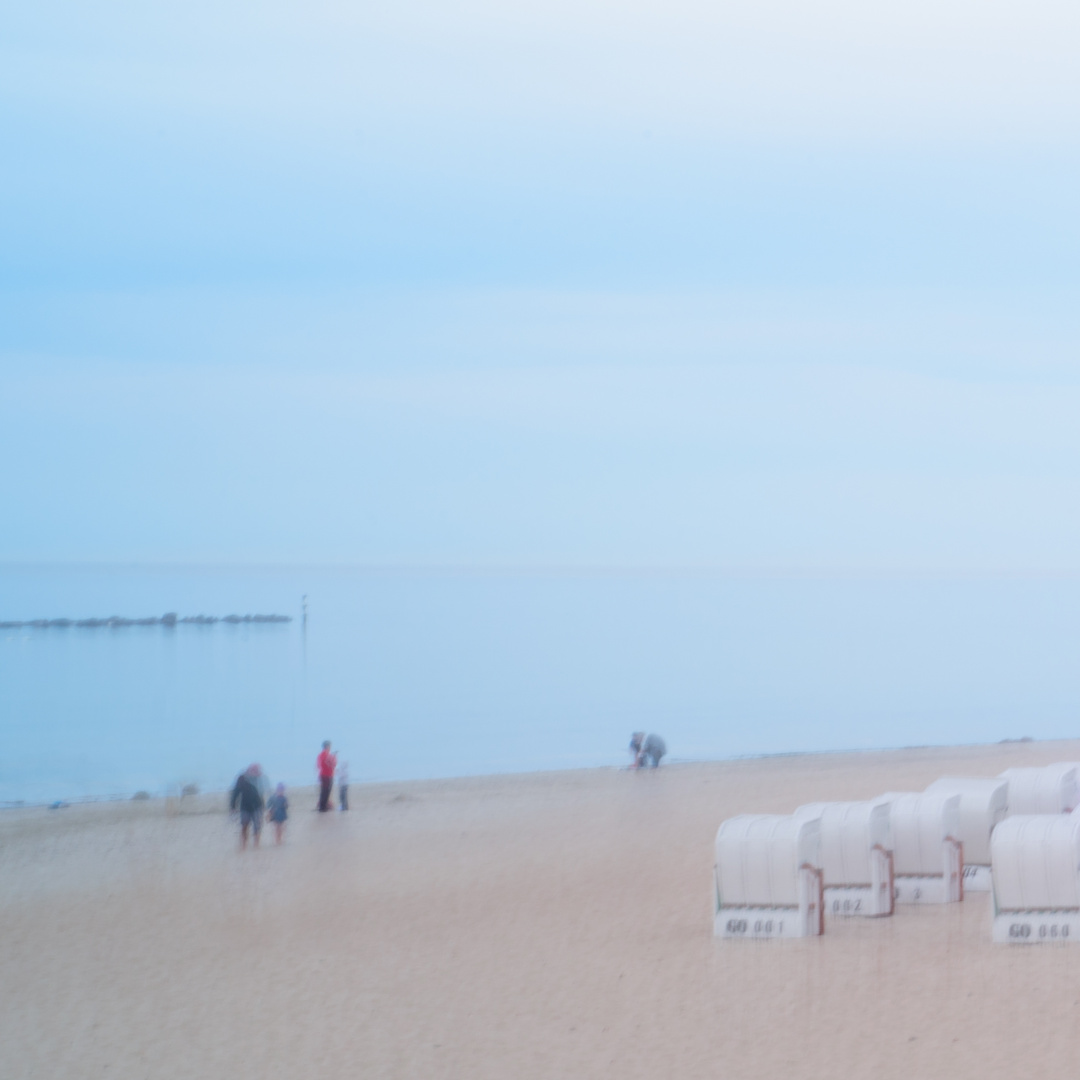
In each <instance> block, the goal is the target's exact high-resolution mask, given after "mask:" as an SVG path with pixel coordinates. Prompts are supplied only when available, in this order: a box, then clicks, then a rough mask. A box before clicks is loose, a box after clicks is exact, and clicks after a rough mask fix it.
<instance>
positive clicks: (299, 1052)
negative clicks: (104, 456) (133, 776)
mask: <svg viewBox="0 0 1080 1080" xmlns="http://www.w3.org/2000/svg"><path fill="white" fill-rule="evenodd" d="M1077 759H1080V742H1068V743H1023V744H1015V743H1012V744H1004V745H995V746H985V747H963V748H946V749H913V750H899V751H890V752H881V753H852V754H835V755H816V756H794V757H778V758H767V759H756V760H748V761H738V762H726V763H717V764H707V765H675V766H669V767H665V768H662V769H661V770H659V772H658V773H657V774H655V775H651V774H633V773H629V772H626V771H618V770H614V769H611V770H590V771H580V772H566V773H547V774H532V775H523V776H501V777H484V778H475V779H462V780H452V781H429V782H415V783H400V784H378V785H354V786H353V787H352V788H351V790H350V798H351V802H352V806H353V809H352V810H351V811H350V813H348V814H334V815H318V814H315V813H313V812H312V810H311V808H312V807H313V806H314V802H315V794H314V791H313V790H304V791H299V790H294V791H293V792H292V793H291V795H292V804H293V816H292V820H291V822H290V825H289V833H288V837H287V842H286V844H285V845H284V846H283V847H281V848H275V847H274V846H273V845H272V844H268V843H264V846H263V848H262V849H261V850H259V851H248V852H246V853H243V854H241V853H240V852H239V851H238V850H237V834H236V828H235V826H234V824H233V823H232V822H231V821H230V819H229V818H228V816H227V815H226V814H225V813H224V810H223V807H224V798H223V797H222V796H221V795H202V796H198V797H197V798H195V799H188V800H184V802H183V803H182V804H180V805H179V807H176V806H173V807H167V806H166V804H165V803H164V802H163V801H160V800H153V801H150V802H143V803H134V802H133V803H109V804H94V805H84V806H75V807H71V808H69V809H66V810H60V811H48V810H44V809H23V810H13V811H7V812H4V813H3V814H0V866H2V874H0V971H2V973H3V978H2V981H0V1076H3V1077H4V1078H5V1080H22V1078H28V1077H40V1078H49V1080H55V1078H60V1077H64V1078H79V1077H110V1078H116V1080H129V1078H130V1080H134V1078H153V1080H166V1078H174V1077H176V1078H179V1077H184V1078H187V1077H191V1078H195V1077H198V1078H200V1080H205V1078H206V1077H224V1076H238V1077H246V1076H255V1075H263V1074H265V1075H275V1076H281V1077H289V1076H308V1075H326V1076H335V1077H337V1076H357V1077H360V1076H364V1077H454V1078H459V1077H460V1078H491V1080H496V1078H497V1080H505V1078H507V1077H523V1078H540V1077H556V1076H558V1077H585V1076H618V1077H620V1078H636V1077H642V1078H645V1077H649V1078H656V1077H664V1076H672V1077H715V1076H732V1077H740V1078H749V1077H780V1076H786V1077H797V1078H803V1077H805V1078H811V1077H813V1078H819V1077H820V1078H826V1077H828V1078H834V1077H840V1076H855V1075H870V1074H872V1075H874V1076H877V1077H905V1078H910V1077H916V1076H921V1077H939V1076H940V1077H956V1078H963V1077H971V1078H976V1077H978V1078H980V1080H985V1078H987V1077H999V1076H1000V1077H1006V1076H1010V1077H1011V1076H1016V1075H1029V1074H1030V1073H1031V1071H1032V1070H1037V1071H1038V1072H1040V1073H1041V1072H1046V1073H1057V1074H1059V1075H1072V1074H1073V1073H1074V1071H1075V1069H1076V1062H1077V1060H1078V1055H1080V1030H1078V1028H1080V947H1075V946H1058V945H1055V946H1042V947H1034V948H1016V947H1014V948H1009V947H1005V946H994V945H992V944H991V943H990V939H989V919H990V899H989V897H988V896H987V895H986V894H973V895H969V897H968V899H966V900H965V901H964V903H963V904H959V905H952V906H948V907H940V908H932V907H919V908H908V909H901V911H900V912H899V913H898V915H897V916H896V917H894V918H893V919H885V920H876V921H875V920H851V921H847V922H837V921H834V922H830V923H829V925H828V929H827V933H826V935H825V936H824V937H822V938H819V939H810V940H805V941H787V942H746V941H739V942H723V941H717V940H714V938H713V937H712V924H711V867H712V841H713V837H714V834H715V832H716V828H717V826H718V825H719V823H720V821H721V820H722V819H723V818H725V817H728V816H731V815H733V814H736V813H740V812H747V811H765V812H787V811H790V810H792V809H793V808H794V807H795V806H796V805H798V804H800V803H803V802H807V801H811V800H817V799H850V798H863V797H868V796H872V795H875V794H878V793H881V792H883V791H886V790H903V789H919V788H922V787H924V786H925V785H926V784H927V783H929V782H930V781H931V780H934V779H935V778H937V777H938V776H941V775H945V774H969V775H994V774H996V773H998V772H1000V771H1001V770H1002V769H1004V768H1007V767H1009V766H1011V765H1029V764H1031V765H1037V764H1044V763H1048V762H1052V761H1056V760H1077ZM266 839H268V837H265V836H264V840H266Z"/></svg>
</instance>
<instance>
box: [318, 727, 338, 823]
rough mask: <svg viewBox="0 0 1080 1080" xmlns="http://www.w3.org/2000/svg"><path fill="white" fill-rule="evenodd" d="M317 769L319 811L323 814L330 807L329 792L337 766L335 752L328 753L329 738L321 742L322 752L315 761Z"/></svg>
mask: <svg viewBox="0 0 1080 1080" xmlns="http://www.w3.org/2000/svg"><path fill="white" fill-rule="evenodd" d="M315 765H316V767H317V768H318V770H319V813H320V814H325V813H326V811H327V810H329V809H330V792H331V791H332V790H333V787H334V770H335V769H336V768H337V754H331V753H330V740H329V739H327V740H326V742H324V743H323V744H322V753H321V754H320V755H319V757H318V759H317V760H316V762H315Z"/></svg>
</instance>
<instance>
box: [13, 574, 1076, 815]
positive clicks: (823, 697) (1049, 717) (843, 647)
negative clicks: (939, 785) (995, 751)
mask: <svg viewBox="0 0 1080 1080" xmlns="http://www.w3.org/2000/svg"><path fill="white" fill-rule="evenodd" d="M304 595H306V596H307V599H308V612H309V616H308V619H307V622H306V624H305V623H304V622H303V621H302V620H301V618H300V615H301V598H302V596H304ZM167 611H175V612H179V613H180V614H181V615H195V614H200V613H202V614H209V615H227V614H231V613H237V614H241V615H243V614H248V613H281V614H288V615H292V616H293V617H294V619H293V622H291V623H288V624H283V625H274V624H270V625H250V624H241V625H239V626H236V625H228V624H221V623H219V624H217V625H213V626H195V625H186V626H185V625H179V626H176V627H173V628H170V627H165V626H152V627H127V628H117V629H106V628H99V629H78V628H75V627H71V628H67V629H47V630H35V629H18V630H0V802H2V803H12V802H16V801H19V800H25V801H27V802H51V801H53V800H57V799H71V798H76V797H82V796H99V797H100V796H109V795H126V794H130V793H132V792H134V791H136V790H139V789H145V790H147V791H150V792H152V793H155V794H161V793H164V792H166V791H167V790H168V789H169V788H170V786H174V785H182V784H187V783H196V784H199V785H200V786H201V787H203V788H220V787H224V786H225V785H227V784H228V783H230V782H231V780H232V779H233V777H234V776H235V774H236V772H237V771H238V770H239V769H240V768H242V767H243V766H245V765H247V764H248V763H249V762H251V761H259V762H260V763H261V764H262V765H263V767H264V769H265V770H266V771H267V773H268V774H269V775H270V777H271V778H272V779H274V780H279V779H280V780H284V781H286V782H287V783H292V784H299V783H311V782H312V780H313V770H314V760H315V755H316V753H317V751H318V749H319V743H320V742H321V740H322V739H324V738H328V739H332V740H333V741H334V743H335V745H336V746H337V747H338V748H339V749H340V751H341V755H342V757H343V758H345V759H347V760H348V761H349V764H350V771H351V774H352V778H353V780H354V782H358V781H364V780H389V779H404V778H412V777H435V776H452V775H463V774H472V773H485V772H501V771H519V770H532V769H560V768H573V767H580V766H593V765H607V764H623V763H625V761H626V753H625V746H626V743H627V741H628V737H629V734H630V732H631V731H632V730H634V729H639V728H640V729H646V730H655V731H658V732H660V733H661V734H662V735H663V736H664V737H665V738H666V740H667V743H668V747H669V750H670V753H671V756H672V758H673V759H675V760H678V759H684V760H687V759H691V760H692V759H707V758H723V757H733V756H739V755H749V754H763V753H777V752H787V751H815V750H830V749H842V748H856V747H865V748H871V747H889V746H903V745H921V744H946V743H963V742H983V741H994V740H997V739H1002V738H1017V737H1021V736H1033V737H1036V738H1052V737H1064V736H1075V735H1076V734H1077V731H1078V723H1077V721H1078V718H1080V663H1078V661H1080V581H1077V580H1074V579H1069V578H1065V579H1051V578H1044V579H1040V578H1030V577H1029V578H1022V577H1017V578H1007V577H999V578H994V577H981V578H980V577H975V578H962V579H961V578H948V577H926V578H917V577H907V578H902V577H896V578H871V577H867V578H859V577H851V578H844V577H825V576H822V577H798V576H788V577H767V576H725V575H722V574H709V573H662V572H648V573H630V572H627V573H615V572H613V573H606V574H605V573H585V572H582V573H570V572H556V571H552V572H541V571H537V572H467V571H459V572H458V571H453V572H452V571H446V572H434V571H432V572H426V571H373V570H360V569H356V570H349V569H344V570H342V569H333V570H330V569H298V568H288V569H262V568H260V569H251V570H237V569H235V568H229V569H214V568H198V569H172V568H170V569H161V568H145V567H143V568H109V569H102V568H100V567H95V568H56V567H49V568H30V569H28V568H25V567H7V568H2V569H0V619H3V620H8V619H33V618H59V617H68V618H85V617H96V616H109V615H122V616H127V617H141V616H147V615H160V614H163V613H164V612H167Z"/></svg>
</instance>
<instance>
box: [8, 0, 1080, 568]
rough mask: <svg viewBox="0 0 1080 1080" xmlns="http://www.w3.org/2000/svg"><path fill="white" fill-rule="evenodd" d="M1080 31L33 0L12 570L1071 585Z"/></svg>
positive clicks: (850, 17) (17, 57) (15, 146)
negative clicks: (445, 572) (97, 564)
mask: <svg viewBox="0 0 1080 1080" xmlns="http://www.w3.org/2000/svg"><path fill="white" fill-rule="evenodd" d="M1078 45H1080V12H1078V11H1077V10H1076V8H1075V5H1066V4H1064V3H1047V2H1044V3H1034V4H1028V5H1024V6H1023V7H1021V5H1018V4H1011V5H1006V4H998V5H985V4H984V5H978V6H976V5H973V4H967V3H958V2H956V0H952V2H945V3H935V4H930V3H915V4H907V5H904V6H903V8H902V9H897V10H885V9H884V8H881V7H875V6H872V5H854V4H850V3H841V2H824V0H816V2H810V3H794V2H786V0H776V2H759V3H750V2H749V0H738V2H736V3H731V4H724V5H716V4H710V5H706V4H694V3H678V2H675V3H665V4H659V3H657V2H655V0H651V2H647V3H636V4H634V3H630V4H626V3H623V4H619V5H615V4H609V3H575V4H573V5H571V4H568V3H545V4H535V3H523V4H517V5H510V4H493V3H485V2H480V0H477V2H472V3H466V2H462V3H442V4H431V3H422V2H411V0H405V2H403V3H398V4H394V5H384V6H382V7H381V8H380V7H378V6H375V5H366V6H365V5H352V6H350V5H345V4H334V3H308V4H304V5H299V4H289V3H278V4H274V5H266V4H258V5H257V4H246V3H233V2H228V0H226V2H218V3H213V4H210V3H202V4H200V3H186V4H184V5H180V4H171V3H164V4H159V5H154V6H152V7H147V6H146V5H141V4H134V3H130V4H124V3H109V2H105V3H102V4H95V5H93V6H92V7H88V6H86V5H76V4H73V3H65V2H58V3H50V2H46V3H42V4H37V5H24V7H23V8H22V9H20V10H12V11H10V12H7V13H5V32H4V35H3V40H2V41H0V141H2V144H3V146H4V148H5V150H4V155H3V168H2V169H0V453H2V454H3V460H4V461H5V462H6V463H7V467H6V468H5V469H4V470H3V472H2V473H0V507H2V508H3V511H4V528H3V529H2V530H0V559H6V560H105V561H110V560H121V561H122V560H148V561H154V560H163V561H199V560H215V561H218V560H224V561H248V560H255V561H335V562H353V561H356V562H376V563H379V562H391V563H393V562H424V563H427V562H435V563H441V562H451V563H459V562H464V563H491V562H494V563H509V564H517V563H529V564H531V563H544V564H548V563H555V564H564V563H565V564H582V563H584V564H600V565H637V564H650V565H651V564H663V565H684V564H689V565H700V564H709V565H723V566H753V567H762V566H764V567H792V566H810V567H822V566H823V567H841V568H842V567H849V568H850V567H854V568H857V569H874V568H885V569H894V568H902V569H903V568H915V569H925V568H933V569H939V568H960V569H980V570H981V569H1016V570H1025V571H1026V570H1036V571H1038V570H1047V569H1050V570H1057V569H1076V568H1078V565H1080V559H1078V557H1077V555H1076V552H1077V551H1080V509H1078V508H1080V435H1078V434H1077V427H1078V425H1077V424H1076V422H1075V418H1076V417H1077V416H1078V415H1080V411H1078V406H1080V362H1078V359H1077V357H1078V351H1077V349H1078V345H1080V325H1078V324H1080V314H1078V310H1080V309H1078V305H1077V299H1078V296H1080V290H1078V286H1080V279H1078V275H1080V271H1078V263H1077V259H1076V252H1077V250H1080V245H1078V240H1080V235H1078V233H1080V218H1078V216H1077V214H1076V211H1075V192H1076V190H1078V189H1080V139H1078V137H1077V131H1078V130H1080V129H1078V126H1077V119H1078V113H1080V69H1078V68H1077V65H1076V64H1075V55H1076V48H1077V46H1078Z"/></svg>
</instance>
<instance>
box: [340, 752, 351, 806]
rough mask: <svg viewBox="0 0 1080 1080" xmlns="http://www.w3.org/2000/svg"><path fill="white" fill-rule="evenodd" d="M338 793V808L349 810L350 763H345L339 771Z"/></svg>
mask: <svg viewBox="0 0 1080 1080" xmlns="http://www.w3.org/2000/svg"><path fill="white" fill-rule="evenodd" d="M337 793H338V806H339V807H340V808H341V809H342V810H348V809H349V763H348V762H347V761H343V762H342V763H341V764H340V765H339V766H338V770H337Z"/></svg>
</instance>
